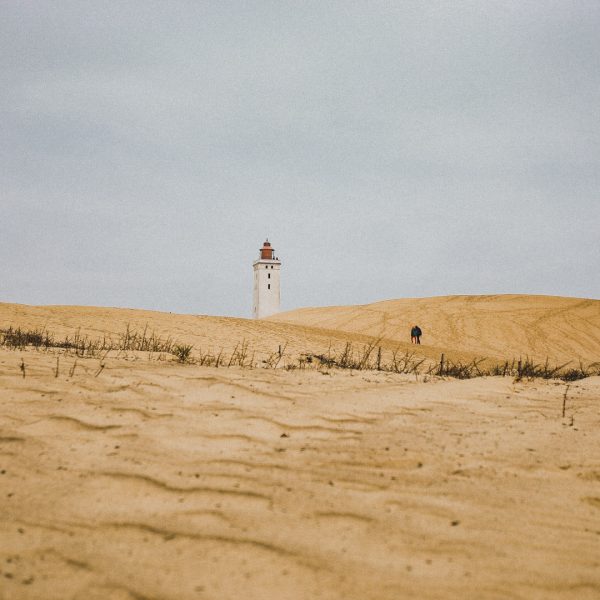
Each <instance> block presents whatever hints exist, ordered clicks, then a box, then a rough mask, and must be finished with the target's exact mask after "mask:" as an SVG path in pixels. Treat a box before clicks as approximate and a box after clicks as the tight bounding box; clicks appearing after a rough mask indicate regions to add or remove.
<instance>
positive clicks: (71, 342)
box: [0, 326, 600, 382]
mask: <svg viewBox="0 0 600 600" xmlns="http://www.w3.org/2000/svg"><path fill="white" fill-rule="evenodd" d="M0 347H4V348H8V349H12V350H25V349H36V350H52V349H55V350H59V351H63V352H65V353H67V354H74V355H75V356H76V357H81V358H100V365H101V366H100V368H99V370H98V372H97V374H96V376H97V375H99V374H100V373H101V372H102V370H103V369H104V368H105V359H106V357H107V356H108V354H109V353H110V352H117V353H123V352H125V353H126V352H147V353H148V354H149V356H152V355H157V356H158V357H159V358H162V357H164V356H166V355H170V356H172V357H173V358H174V359H175V360H177V361H178V362H179V363H181V364H188V365H198V366H202V367H216V368H219V367H226V368H228V367H241V368H266V369H277V368H285V369H286V370H295V369H299V370H305V369H318V370H327V369H349V370H356V371H382V372H387V373H401V374H407V375H415V376H416V377H418V376H420V375H422V376H427V377H433V376H436V377H442V378H444V377H451V378H455V379H472V378H474V377H488V376H502V377H512V378H514V379H515V381H521V380H524V379H560V380H563V381H567V382H570V381H576V380H578V379H584V378H586V377H590V376H593V375H600V362H594V363H591V364H588V365H584V364H583V363H582V362H579V363H578V364H577V365H576V366H572V365H573V362H568V363H564V364H560V365H551V364H550V362H549V361H548V360H546V361H545V362H544V363H536V362H535V361H533V360H532V359H530V358H528V357H527V358H525V359H521V358H520V359H518V360H517V359H513V360H511V361H504V362H502V363H496V362H492V361H490V360H488V359H486V358H477V359H473V360H471V361H469V362H462V361H453V360H451V359H449V358H447V357H446V355H445V354H442V355H441V357H440V360H439V362H437V363H436V362H434V361H432V360H431V359H427V358H424V357H422V356H419V355H417V354H416V353H415V352H408V351H401V350H400V349H396V350H393V351H389V350H384V349H382V346H381V340H380V339H374V340H373V341H372V342H370V343H368V344H364V345H362V346H356V347H355V346H354V345H353V344H352V343H351V342H347V343H346V344H345V345H344V347H343V348H342V349H341V350H338V351H337V352H336V351H335V350H334V349H332V347H331V345H330V347H329V349H328V351H327V353H326V354H323V353H312V352H304V353H302V354H299V355H296V356H293V355H291V354H286V349H287V344H283V345H279V347H278V349H277V350H276V351H275V352H272V353H270V354H265V353H264V352H263V353H259V352H257V351H256V350H251V348H250V345H249V342H248V341H247V340H242V341H241V342H238V343H237V344H236V346H235V348H234V349H233V351H232V352H227V351H226V350H225V349H224V348H221V349H219V351H218V352H217V351H214V350H211V349H208V350H204V351H203V350H202V348H199V349H198V351H197V352H196V353H195V354H193V349H194V347H193V346H192V345H191V344H185V343H180V342H177V341H176V340H174V339H173V338H171V337H170V336H168V337H162V336H160V335H157V334H156V333H155V332H149V331H148V327H145V328H144V330H143V331H141V332H138V331H136V330H133V329H131V328H130V327H129V326H127V327H126V328H125V331H124V332H123V333H122V334H120V335H118V336H116V337H115V338H112V337H111V336H103V337H102V338H96V339H94V338H91V337H89V336H87V335H81V333H80V330H77V331H76V332H75V333H74V334H73V335H72V336H69V335H67V336H65V337H64V338H60V337H57V336H56V335H54V334H53V333H51V332H49V331H47V330H45V329H31V330H28V329H21V328H13V327H9V328H8V329H0ZM257 356H258V357H259V358H258V359H257ZM59 361H60V359H59V357H57V362H56V376H58V371H59ZM73 372H74V367H73ZM21 373H22V376H23V377H25V363H24V362H23V361H22V363H21ZM71 375H72V373H71Z"/></svg>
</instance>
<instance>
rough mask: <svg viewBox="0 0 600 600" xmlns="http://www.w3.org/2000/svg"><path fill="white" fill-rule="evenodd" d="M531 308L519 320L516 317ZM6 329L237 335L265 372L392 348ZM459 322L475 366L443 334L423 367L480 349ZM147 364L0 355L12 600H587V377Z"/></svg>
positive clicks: (2, 535) (592, 454)
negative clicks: (311, 354) (309, 355)
mask: <svg viewBox="0 0 600 600" xmlns="http://www.w3.org/2000/svg"><path fill="white" fill-rule="evenodd" d="M507 300H508V299H507ZM398 302H404V301H398ZM424 302H425V301H421V309H423V310H424V308H423V306H424ZM449 302H450V304H451V305H452V304H453V303H455V302H458V301H454V300H450V301H449ZM462 302H463V305H464V306H468V300H464V301H462ZM473 302H475V301H473ZM477 302H480V301H477ZM477 302H475V304H477ZM515 302H516V301H515ZM524 302H525V301H524V299H523V298H521V300H520V303H521V304H520V306H521V308H520V309H518V308H517V304H514V303H513V301H512V300H508V304H509V305H510V306H512V307H513V309H514V311H515V313H519V311H520V313H519V314H520V317H519V318H520V319H525V320H526V317H525V316H524V313H525V309H524V308H523V306H522V305H523V303H524ZM552 302H554V300H548V303H549V304H552ZM556 302H558V300H556ZM571 302H572V310H571V309H569V310H568V311H566V312H567V313H568V314H567V317H566V318H567V319H568V320H569V322H570V323H573V322H575V321H576V319H577V318H581V319H587V320H588V323H591V324H592V325H591V326H590V327H591V330H590V331H588V332H587V334H586V336H583V335H582V333H581V331H579V330H578V331H577V333H576V334H574V336H573V339H570V338H569V339H570V342H569V343H571V344H572V346H570V347H571V348H581V351H580V355H581V357H582V358H585V359H586V360H589V361H591V360H592V359H593V357H594V355H596V356H597V354H598V351H599V349H600V345H599V344H597V343H596V345H595V346H594V341H593V340H598V339H599V338H598V335H599V332H598V327H597V326H596V328H595V329H594V325H593V324H594V323H597V320H595V319H596V316H594V314H589V312H586V311H591V312H593V311H592V309H597V308H598V304H597V303H596V304H594V303H591V304H584V302H589V301H571V300H568V301H566V300H565V303H566V304H569V306H571ZM442 304H443V302H442V301H441V300H439V299H434V300H433V301H432V306H434V307H435V310H442V308H441V307H442ZM477 305H478V304H477ZM532 305H533V307H532V309H531V312H532V314H531V315H530V316H529V317H527V318H528V319H530V320H531V321H533V322H536V321H535V320H536V319H538V320H539V321H538V329H537V331H538V334H536V335H537V336H538V337H536V336H533V335H532V336H529V337H526V336H525V334H523V332H521V331H520V330H519V329H518V326H517V325H515V321H514V319H516V318H517V317H514V318H513V317H511V319H509V321H510V322H511V323H512V324H511V326H510V328H509V329H510V330H509V331H508V332H502V328H501V327H500V326H499V325H498V326H496V330H497V331H498V334H497V336H498V337H497V340H498V341H497V342H496V343H497V344H498V345H497V350H496V351H497V352H498V355H499V356H502V355H503V354H504V353H505V352H506V349H507V348H509V349H510V348H513V346H511V344H512V343H513V342H512V341H511V340H513V339H515V336H516V339H518V340H521V339H528V340H529V343H530V346H528V347H527V348H524V347H520V346H514V348H515V349H516V350H518V351H519V352H521V353H523V354H526V353H527V351H530V350H531V349H532V348H539V347H541V345H542V344H543V339H542V338H543V335H545V333H544V332H545V331H546V329H545V328H546V327H547V325H546V323H548V322H550V323H557V322H558V321H559V320H560V319H559V316H558V314H559V313H557V312H556V313H554V316H548V317H547V318H540V316H539V312H538V309H539V310H541V309H540V308H539V306H538V300H537V299H536V298H534V299H533V300H532ZM544 306H546V305H544ZM590 306H591V308H590ZM455 309H456V305H455V306H454V308H453V309H452V310H455ZM563 309H564V307H563ZM319 310H321V311H323V312H322V315H326V312H327V309H319ZM353 310H356V311H360V310H362V309H353ZM448 310H450V309H448ZM544 310H554V311H558V310H559V308H558V306H557V307H555V308H552V307H550V308H548V307H546V308H545V309H544ZM306 312H307V311H303V312H300V313H298V314H297V318H299V317H298V315H300V316H302V318H304V316H306V315H303V313H306ZM572 312H574V313H576V314H577V315H579V316H577V317H574V316H573V315H572V314H571V313H572ZM581 313H583V316H582V314H581ZM314 314H316V313H313V316H314ZM422 314H423V315H424V314H425V313H422ZM431 314H434V310H433V308H432V313H431ZM536 315H537V316H536ZM289 316H290V315H287V316H286V315H284V316H283V318H284V319H286V318H288V317H289ZM394 318H396V317H394ZM0 319H1V320H0V324H1V326H2V327H5V326H8V325H20V326H24V327H42V326H46V327H47V328H48V329H49V330H51V331H54V332H57V333H62V334H67V333H68V334H70V333H72V331H73V330H74V329H75V328H81V330H82V332H87V333H89V334H90V335H91V334H95V333H97V334H105V333H107V332H108V333H112V334H113V335H117V334H118V333H119V332H120V331H122V328H123V327H124V326H125V324H127V323H129V324H130V326H134V327H138V328H139V327H144V326H145V325H146V324H148V323H149V326H150V327H151V328H152V329H154V330H156V331H158V332H160V333H162V334H163V335H171V336H173V337H175V338H177V339H179V340H181V341H187V342H188V343H194V345H195V350H197V349H198V348H199V347H201V346H202V347H206V348H208V346H209V345H210V346H212V347H214V348H217V347H221V346H227V348H228V349H231V348H233V347H234V346H235V344H236V343H238V340H239V339H241V338H243V337H245V339H247V340H249V341H250V342H251V345H252V346H254V347H256V348H258V349H259V350H260V352H263V353H264V354H265V355H268V354H269V353H271V352H272V351H273V348H274V347H276V346H277V345H279V344H280V343H282V342H283V343H285V342H287V343H288V347H289V349H290V352H302V351H305V350H307V349H308V348H315V347H316V346H318V345H322V347H327V346H328V345H329V344H330V343H331V339H332V336H333V337H334V339H335V340H337V341H336V343H337V342H339V343H343V342H344V340H345V339H346V338H347V337H349V338H350V339H351V340H354V341H355V342H356V343H358V342H360V341H361V340H362V341H364V340H366V339H368V338H366V337H361V336H367V335H375V336H379V335H380V333H381V332H380V331H372V330H370V329H369V328H368V327H367V326H366V325H364V324H363V325H360V327H359V326H358V325H357V326H356V327H355V329H356V331H353V332H352V333H351V334H348V335H347V334H345V333H344V332H343V331H338V332H337V333H335V332H332V331H328V330H331V329H332V327H333V326H334V325H336V323H335V322H331V321H328V322H321V323H318V325H319V327H317V328H316V329H315V328H311V327H307V326H305V325H301V324H299V323H298V322H295V323H286V322H275V321H267V322H264V321H263V322H255V321H247V320H244V319H225V318H216V317H193V316H181V315H169V314H161V313H149V312H145V311H122V310H117V309H95V308H76V307H38V308H36V307H25V306H19V305H0ZM478 319H479V321H478V322H479V323H481V322H482V319H483V317H481V316H480V317H478ZM548 319H550V321H548ZM552 319H554V320H552ZM409 320H410V319H409ZM470 322H471V321H470V320H469V318H467V316H466V315H463V317H462V321H461V323H462V325H461V326H460V327H462V328H463V329H462V331H463V332H464V335H463V336H462V337H463V339H468V340H471V341H470V342H469V343H468V344H466V347H465V349H464V350H462V349H461V348H460V346H459V345H453V344H454V343H455V342H454V341H453V340H454V339H455V338H453V337H452V336H451V335H450V334H449V333H444V334H442V333H441V331H442V330H441V329H440V333H437V334H436V335H438V336H439V337H438V338H436V339H435V340H433V339H430V340H428V341H429V342H431V344H432V345H431V347H430V348H429V349H428V348H427V347H425V348H423V351H424V352H428V351H431V352H432V353H433V354H436V353H437V352H438V351H439V350H440V349H444V350H445V351H446V352H450V351H452V350H454V351H456V352H458V353H460V352H461V351H464V352H465V356H466V355H467V354H468V353H470V352H472V353H478V352H479V351H480V350H481V349H482V348H483V347H484V345H485V344H488V345H491V344H492V336H487V335H483V334H482V330H478V334H477V335H471V332H470V331H469V330H468V327H469V326H470V325H469V323H470ZM519 322H522V321H519ZM419 324H420V325H421V327H422V328H423V329H424V331H425V334H426V335H427V333H428V332H430V336H432V337H433V335H434V334H433V332H432V330H431V325H428V323H427V321H425V320H424V318H423V319H420V322H419ZM351 325H352V324H351V323H349V322H348V321H347V320H346V321H344V323H343V327H345V328H348V327H350V326H351ZM398 327H399V325H398ZM548 327H549V326H548ZM559 327H560V328H561V329H560V330H561V331H568V327H566V326H563V325H560V326H559ZM459 329H460V328H459ZM389 331H391V330H388V333H387V334H386V335H390V339H391V340H394V336H395V335H396V334H394V333H393V331H392V333H389ZM447 331H448V332H449V331H450V329H449V326H448V330H447ZM398 332H399V333H398V334H397V335H398V339H400V334H401V331H400V329H398ZM334 333H335V335H337V336H338V337H335V335H334ZM522 335H523V336H525V337H521V336H522ZM548 335H549V340H550V341H549V342H547V344H546V346H545V347H546V348H547V349H548V350H550V349H551V343H553V340H554V338H553V337H552V336H553V335H554V334H553V333H552V334H548ZM345 336H346V337H345ZM444 336H446V337H444ZM458 337H459V338H460V337H461V336H458ZM476 338H477V339H480V342H478V343H480V344H481V345H480V346H477V344H476V343H475V342H474V341H473V340H475V339H476ZM582 340H587V341H586V342H585V343H584V342H583V341H582ZM434 341H435V344H438V345H435V344H434V343H433V342H434ZM403 343H404V342H403ZM456 344H458V342H456ZM586 344H587V345H586ZM555 352H556V353H557V354H556V356H561V353H562V352H567V349H566V347H565V346H560V348H559V350H556V351H555ZM57 357H59V361H58V369H57ZM156 358H157V357H150V356H148V355H147V354H145V353H126V354H123V353H121V354H118V353H110V354H109V355H108V356H107V357H106V358H105V359H104V368H102V369H101V368H100V362H101V361H100V359H99V358H88V359H82V358H76V357H74V356H73V355H65V354H64V353H60V352H58V351H40V352H37V351H33V350H27V351H9V350H6V349H0V598H2V599H3V600H4V599H6V600H12V599H32V600H33V599H35V600H39V599H48V600H54V599H56V600H64V599H67V598H69V599H70V598H73V599H75V600H99V599H102V600H106V599H109V600H110V599H114V600H122V599H132V600H186V599H234V598H235V599H240V598H243V599H256V600H265V599H278V600H279V599H313V598H324V599H357V600H358V599H361V600H362V599H373V600H375V599H390V600H392V599H394V600H395V599H398V598H426V599H427V598H457V599H458V598H461V599H462V598H474V599H475V598H484V599H485V598H490V599H491V598H498V599H500V598H502V599H504V598H527V599H529V598H533V599H538V598H539V599H540V600H542V599H544V600H546V599H553V598H572V599H588V598H589V599H592V598H598V597H600V452H599V448H600V404H599V401H600V378H599V377H594V378H588V379H585V380H582V381H578V382H574V383H571V384H569V385H568V384H566V383H564V382H559V381H537V380H536V381H531V382H526V381H525V382H514V381H513V380H512V378H509V377H506V378H498V377H494V378H492V377H489V378H479V379H473V380H469V381H454V380H442V379H439V378H433V379H430V380H429V381H428V382H427V383H424V382H423V381H422V378H421V379H420V381H419V382H417V381H416V380H415V377H414V376H407V375H397V374H390V373H378V372H365V371H361V372H356V371H354V372H347V371H336V370H330V371H324V372H321V371H318V370H306V371H298V370H296V371H291V372H288V371H285V370H282V369H240V368H229V369H227V368H219V369H215V368H206V367H199V366H197V365H180V364H177V363H175V362H173V361H172V360H170V359H169V360H156ZM76 361H77V362H76ZM21 365H24V371H25V372H24V373H23V370H22V368H21ZM567 385H568V387H567ZM565 394H566V395H565ZM563 410H564V416H563Z"/></svg>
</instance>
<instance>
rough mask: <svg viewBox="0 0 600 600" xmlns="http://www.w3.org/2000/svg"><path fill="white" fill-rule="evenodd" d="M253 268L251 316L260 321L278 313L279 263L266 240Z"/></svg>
mask: <svg viewBox="0 0 600 600" xmlns="http://www.w3.org/2000/svg"><path fill="white" fill-rule="evenodd" d="M252 266H253V267H254V294H253V308H252V316H253V317H254V318H255V319H262V318H263V317H268V316H270V315H274V314H275V313H278V312H279V301H280V293H279V274H280V270H281V262H280V260H279V258H277V257H276V256H275V250H274V248H273V247H272V246H271V243H270V242H269V240H268V239H267V240H266V241H265V243H264V244H263V247H262V248H261V249H260V254H259V259H258V260H255V261H254V262H253V263H252Z"/></svg>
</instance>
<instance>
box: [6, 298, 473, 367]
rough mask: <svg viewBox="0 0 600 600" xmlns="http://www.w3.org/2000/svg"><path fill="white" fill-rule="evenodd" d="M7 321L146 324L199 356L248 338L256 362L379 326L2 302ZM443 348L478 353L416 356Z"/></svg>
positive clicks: (339, 343)
mask: <svg viewBox="0 0 600 600" xmlns="http://www.w3.org/2000/svg"><path fill="white" fill-rule="evenodd" d="M8 327H13V328H16V327H20V328H24V329H38V330H46V331H49V332H51V333H52V334H54V335H55V336H56V337H57V338H64V337H65V336H69V337H70V338H73V336H74V335H75V334H79V335H81V336H88V337H89V338H92V339H98V338H103V337H104V336H108V337H110V338H111V339H115V340H116V339H118V337H119V335H121V334H122V333H123V332H125V330H126V329H127V328H128V327H129V329H130V330H131V331H135V332H138V333H141V332H143V331H144V330H146V332H147V333H148V334H151V333H155V334H156V335H158V336H161V337H162V338H163V339H166V338H171V339H173V340H175V341H176V342H178V343H185V344H192V345H193V346H194V349H193V352H194V355H195V356H198V354H199V353H200V352H202V353H207V352H209V353H212V354H218V353H220V352H222V353H223V355H230V354H231V353H232V352H233V351H234V349H235V348H236V347H238V348H239V347H240V346H241V344H243V343H247V345H248V352H249V354H251V355H252V354H253V355H254V356H255V358H256V363H257V364H261V361H263V360H266V359H268V358H269V357H270V356H272V355H273V354H274V353H275V352H278V350H279V348H282V349H284V354H285V357H286V360H287V361H288V362H293V361H295V360H297V358H298V357H299V356H300V355H303V354H319V353H321V354H327V353H328V352H331V353H332V354H336V353H338V354H339V353H341V351H342V350H343V348H344V347H345V345H346V344H347V343H350V344H352V346H353V351H355V352H356V354H357V355H358V354H359V353H360V349H361V348H363V347H364V346H365V345H367V344H369V343H372V342H373V336H374V335H375V336H377V335H378V332H377V331H374V332H373V333H372V332H370V331H369V330H368V328H365V331H364V332H359V331H347V330H343V329H340V330H337V329H328V328H323V327H320V326H311V325H309V324H302V323H292V322H285V321H281V322H279V321H271V320H252V319H238V318H232V317H213V316H205V315H180V314H172V313H164V312H158V311H149V310H139V309H125V308H103V307H92V306H29V305H24V304H7V303H4V304H3V303H0V330H2V329H7V328H8ZM379 344H380V345H381V346H382V348H383V352H384V354H385V356H386V357H388V358H389V356H390V355H391V352H392V351H395V350H399V351H400V353H404V352H413V351H415V350H416V347H414V346H411V344H410V342H406V341H405V340H403V341H398V340H396V339H392V340H382V341H381V342H380V343H379ZM441 351H446V352H447V353H449V354H448V356H450V357H451V358H452V359H453V360H456V361H458V360H461V361H470V360H472V359H474V358H476V357H477V355H475V354H473V353H471V352H468V351H466V352H465V351H463V350H462V349H460V348H459V347H457V348H454V349H445V348H439V347H433V346H431V345H429V346H427V345H425V346H422V347H421V348H419V349H418V351H417V356H419V357H423V358H425V359H427V360H431V361H436V362H437V360H438V358H439V354H440V352H441ZM284 362H285V361H284Z"/></svg>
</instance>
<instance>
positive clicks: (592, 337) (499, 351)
mask: <svg viewBox="0 0 600 600" xmlns="http://www.w3.org/2000/svg"><path fill="white" fill-rule="evenodd" d="M270 321H271V322H273V323H289V324H296V325H304V326H308V327H315V328H321V329H328V330H331V331H338V332H342V331H343V332H348V333H353V334H363V335H369V336H378V337H383V338H386V339H387V340H389V341H392V340H393V341H396V340H397V341H399V342H406V341H407V339H408V338H409V336H410V328H411V326H412V325H414V324H418V325H419V326H420V327H421V329H422V330H423V332H424V335H423V339H422V343H423V344H425V345H426V346H429V347H438V348H445V349H448V350H453V351H455V352H456V351H461V352H466V353H473V354H476V355H479V356H490V357H492V356H493V357H506V358H511V357H518V356H520V355H522V356H526V355H528V356H531V357H535V358H536V359H539V360H544V359H545V358H546V357H549V358H550V359H551V360H554V361H563V362H564V361H568V360H573V361H579V360H582V361H584V362H594V361H598V360H600V300H587V299H582V298H561V297H556V296H525V295H500V296H441V297H435V298H406V299H401V300H387V301H384V302H376V303H374V304H366V305H362V306H332V307H325V308H303V309H299V310H294V311H291V312H287V313H282V314H279V315H277V316H275V317H271V319H270Z"/></svg>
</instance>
